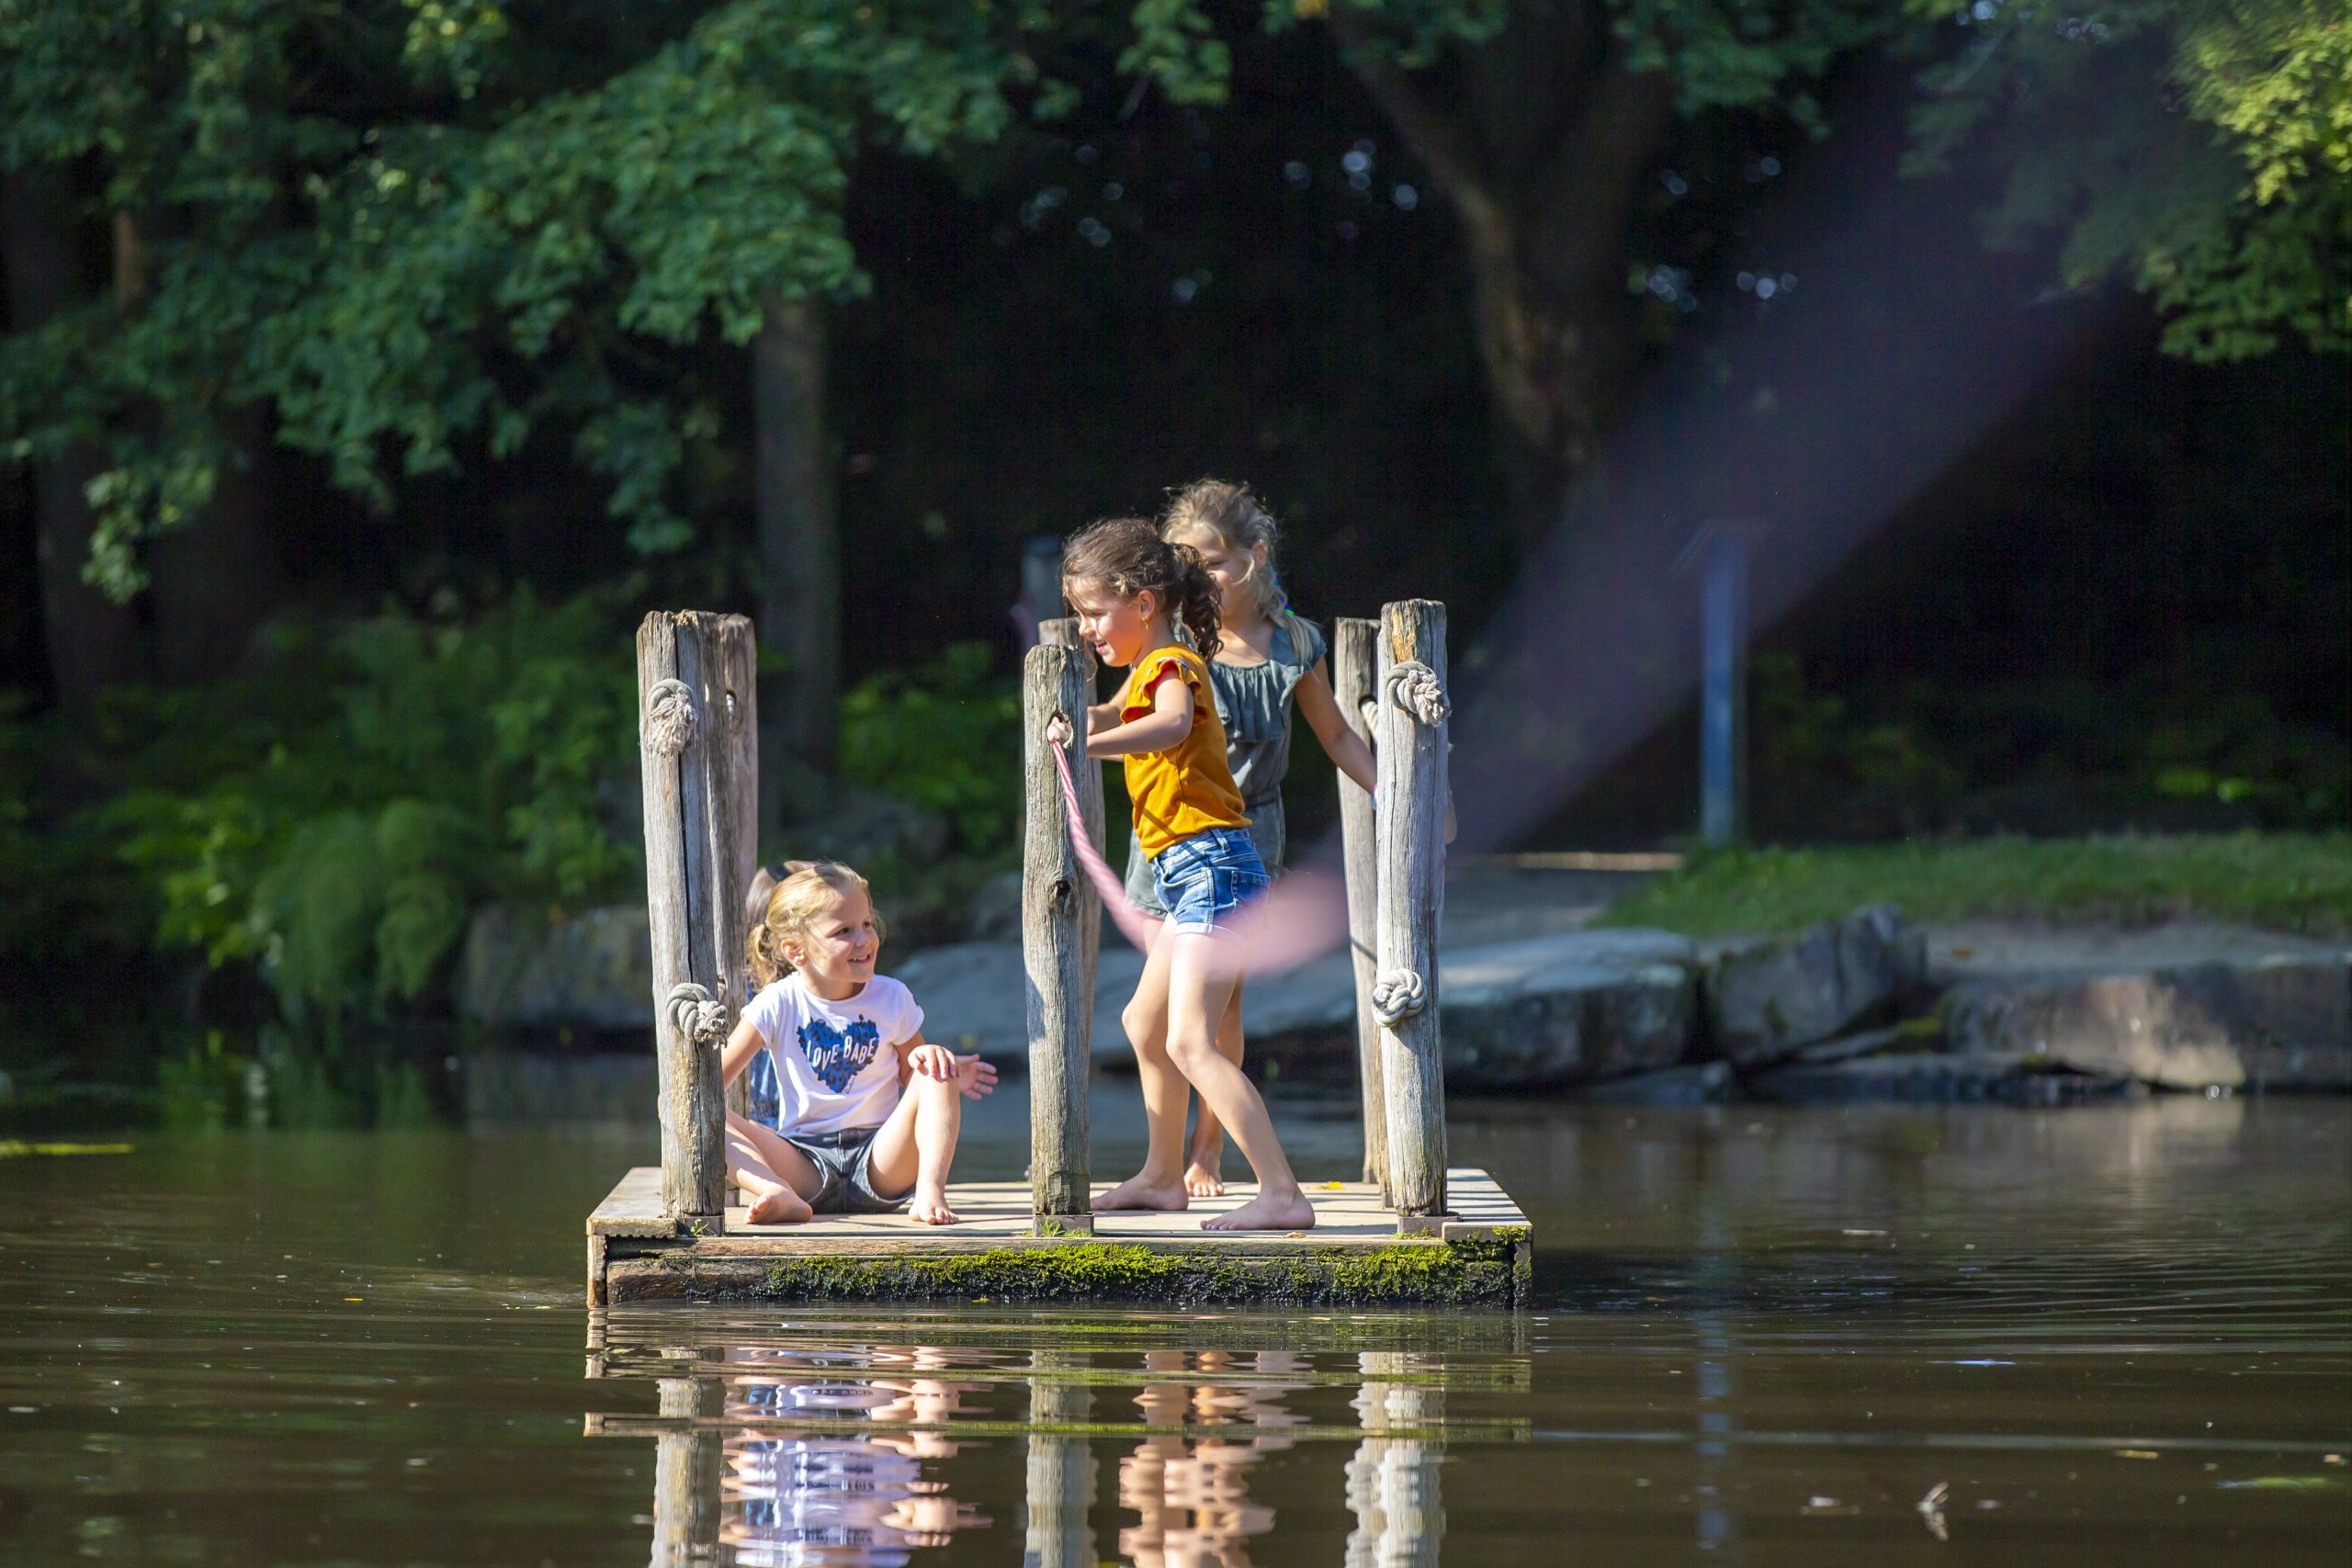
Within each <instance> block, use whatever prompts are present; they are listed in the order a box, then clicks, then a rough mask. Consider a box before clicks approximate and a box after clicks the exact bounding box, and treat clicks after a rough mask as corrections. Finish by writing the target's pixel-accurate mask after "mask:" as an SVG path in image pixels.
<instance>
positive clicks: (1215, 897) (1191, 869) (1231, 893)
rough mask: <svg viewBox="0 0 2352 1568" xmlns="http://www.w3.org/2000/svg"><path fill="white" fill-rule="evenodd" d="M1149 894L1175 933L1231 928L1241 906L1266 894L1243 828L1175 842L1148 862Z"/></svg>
mask: <svg viewBox="0 0 2352 1568" xmlns="http://www.w3.org/2000/svg"><path fill="white" fill-rule="evenodd" d="M1151 881H1152V889H1153V891H1155V892H1157V893H1158V894H1159V902H1160V904H1161V906H1162V907H1163V908H1166V909H1167V910H1168V919H1169V923H1170V925H1171V926H1173V927H1174V928H1175V929H1176V930H1177V931H1199V932H1203V933H1213V932H1216V931H1219V930H1221V929H1229V928H1230V927H1231V924H1232V921H1233V917H1234V916H1236V915H1238V914H1239V913H1240V912H1241V908H1242V906H1243V905H1245V904H1247V903H1249V902H1250V900H1251V899H1252V898H1255V897H1258V896H1259V895H1260V894H1261V893H1263V892H1265V890H1266V884H1267V877H1266V863H1265V862H1264V861H1261V860H1260V859H1259V858H1258V846H1257V845H1256V844H1254V843H1252V842H1250V831H1249V829H1246V828H1210V829H1204V830H1203V831H1201V832H1198V833H1195V834H1193V836H1192V837H1191V838H1189V839H1179V840H1176V841H1175V842H1174V843H1172V844H1170V845H1169V846H1168V847H1167V848H1166V849H1164V850H1162V851H1160V852H1159V853H1158V854H1157V855H1155V856H1153V857H1152V862H1151Z"/></svg>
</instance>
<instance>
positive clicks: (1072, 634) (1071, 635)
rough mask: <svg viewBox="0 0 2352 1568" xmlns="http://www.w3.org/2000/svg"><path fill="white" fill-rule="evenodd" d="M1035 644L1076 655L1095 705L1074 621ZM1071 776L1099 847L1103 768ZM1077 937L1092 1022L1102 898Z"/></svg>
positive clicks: (1065, 619)
mask: <svg viewBox="0 0 2352 1568" xmlns="http://www.w3.org/2000/svg"><path fill="white" fill-rule="evenodd" d="M1057 559H1058V557H1057ZM1057 591H1058V590H1057ZM1037 640H1038V641H1039V642H1041V643H1043V644H1045V645H1046V647H1048V648H1067V649H1070V650H1072V651H1073V652H1075V653H1076V654H1077V655H1078V661H1079V666H1080V671H1081V672H1080V676H1079V685H1080V689H1081V690H1083V691H1084V692H1085V694H1086V701H1087V703H1088V704H1089V705H1091V704H1092V703H1093V701H1094V692H1095V687H1096V685H1097V682H1096V680H1095V663H1094V650H1093V649H1091V648H1089V647H1087V646H1086V645H1085V644H1084V643H1083V642H1080V640H1079V637H1078V619H1077V617H1076V616H1074V615H1057V616H1055V617H1054V618H1053V619H1052V620H1049V621H1040V622H1038V623H1037ZM1071 723H1073V724H1075V723H1077V720H1075V719H1073V720H1071ZM1046 761H1049V762H1050V761H1053V759H1052V758H1050V757H1048V758H1047V759H1046ZM1073 776H1074V777H1075V778H1076V779H1077V781H1078V807H1079V810H1080V813H1082V814H1083V815H1084V816H1085V818H1086V830H1087V832H1089V833H1090V834H1091V835H1093V838H1094V842H1095V843H1096V845H1097V846H1100V845H1102V844H1103V843H1104V842H1105V841H1106V840H1104V838H1103V832H1104V824H1103V764H1102V763H1100V762H1097V761H1093V760H1091V758H1084V757H1081V758H1080V760H1079V763H1078V766H1077V767H1076V768H1075V769H1074V770H1073ZM1079 935H1080V937H1081V938H1082V939H1083V942H1084V946H1085V951H1086V969H1085V977H1086V978H1085V993H1084V995H1083V996H1081V997H1080V999H1079V1005H1080V1007H1082V1008H1084V1009H1085V1010H1086V1016H1087V1017H1088V1019H1090V1020H1091V1019H1092V1018H1093V1017H1094V967H1095V964H1096V962H1097V961H1098V960H1099V959H1100V958H1101V957H1102V956H1103V900H1102V899H1101V898H1099V897H1088V898H1086V899H1085V900H1084V901H1083V903H1082V906H1081V908H1080V911H1079Z"/></svg>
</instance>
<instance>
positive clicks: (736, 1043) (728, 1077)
mask: <svg viewBox="0 0 2352 1568" xmlns="http://www.w3.org/2000/svg"><path fill="white" fill-rule="evenodd" d="M767 1044H768V1042H767V1037H766V1036H765V1035H763V1034H762V1033H761V1032H760V1026H759V1025H758V1024H756V1023H753V1022H752V1021H751V1020H750V1019H748V1018H746V1019H740V1020H738V1021H736V1024H735V1032H734V1033H732V1034H730V1035H729V1036H728V1037H727V1048H726V1050H724V1051H722V1052H721V1053H720V1054H719V1057H718V1073H719V1078H718V1081H719V1082H720V1083H721V1084H722V1085H724V1084H731V1083H733V1082H734V1081H735V1079H736V1077H737V1075H739V1074H741V1072H742V1070H743V1069H744V1068H745V1067H747V1066H750V1065H751V1061H752V1057H753V1056H755V1055H759V1054H760V1053H761V1052H762V1051H764V1050H766V1049H767Z"/></svg>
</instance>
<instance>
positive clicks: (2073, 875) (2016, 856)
mask: <svg viewBox="0 0 2352 1568" xmlns="http://www.w3.org/2000/svg"><path fill="white" fill-rule="evenodd" d="M1889 902H1891V903H1895V904H1900V905H1901V906H1902V907H1903V909H1904V912H1905V914H1907V915H1908V916H1910V917H1911V918H1912V919H1920V920H1950V919H1966V918H1969V917H1979V916H1981V917H2016V918H2023V919H2045V920H2051V921H2056V922H2085V921H2101V920H2115V921H2120V922H2124V923H2129V924H2142V923H2147V922H2152V921H2155V920H2161V919H2168V918H2173V917H2179V916H2198V917H2202V918H2205V919H2222V920H2237V921H2243V922H2245V923H2246V924H2249V925H2255V926H2262V927H2266V928H2268V929H2271V930H2274V931H2308V932H2312V933H2315V934H2326V935H2340V934H2342V933H2344V932H2345V931H2346V930H2347V929H2352V833H2344V832H2334V833H2274V834H2261V833H2237V834H2226V835H2224V834H2211V835H2183V836H2178V837H2171V838H2092V839H2057V840H2032V839H2009V838H2004V839H1986V840H1976V841H1974V842H1965V843H1908V844H1891V845H1884V846H1870V847H1854V848H1841V849H1819V850H1791V849H1773V848H1765V849H1733V850H1720V851H1711V852H1706V853H1703V854H1698V855H1693V856H1692V857H1691V859H1690V860H1689V861H1688V862H1687V863H1685V864H1684V865H1683V867H1682V869H1681V870H1680V871H1679V872H1676V873H1674V874H1671V875H1668V876H1662V877H1659V878H1657V880H1656V881H1653V882H1651V883H1648V884H1646V885H1645V886H1642V887H1640V888H1639V889H1637V890H1635V891H1634V893H1633V894H1632V895H1631V896H1629V897H1626V898H1624V899H1623V900H1621V901H1620V902H1618V903H1617V904H1615V905H1612V906H1611V908H1610V909H1609V911H1608V913H1607V914H1606V915H1605V916H1603V917H1602V919H1603V923H1605V924H1608V925H1613V926H1660V927H1664V928H1665V929H1667V930H1668V931H1685V932H1688V933H1690V934H1691V935H1693V936H1716V935H1723V934H1725V933H1728V932H1735V931H1758V932H1772V931H1797V930H1801V929H1803V928H1804V927H1806V926H1809V925H1813V924H1815V922H1818V921H1821V920H1828V919H1838V918H1839V917H1841V916H1843V915H1845V914H1847V913H1849V911H1851V910H1853V909H1855V908H1859V907H1860V906H1861V905H1864V904H1876V903H1889Z"/></svg>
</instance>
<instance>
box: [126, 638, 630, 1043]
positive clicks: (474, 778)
mask: <svg viewBox="0 0 2352 1568" xmlns="http://www.w3.org/2000/svg"><path fill="white" fill-rule="evenodd" d="M618 623H619V617H618V615H616V606H615V604H614V602H613V599H612V597H611V596H609V595H592V596H589V597H585V598H582V599H581V600H578V601H576V602H574V603H572V604H565V605H560V606H547V605H542V604H539V603H538V602H537V600H536V599H535V598H533V597H532V596H531V595H530V594H529V593H527V592H525V593H521V594H518V595H517V596H516V597H515V599H514V600H512V601H511V602H509V603H508V604H504V605H502V606H499V607H498V608H496V609H493V610H492V611H490V612H489V613H487V614H485V615H481V616H480V617H479V618H477V619H475V620H474V621H472V622H470V623H458V622H447V623H441V622H432V621H426V620H422V619H419V618H416V617H413V616H411V615H405V614H402V613H400V612H397V611H392V612H387V613H386V614H384V615H380V616H379V617H377V618H375V619H373V620H369V621H364V622H361V623H358V624H356V625H355V626H349V627H346V628H344V629H342V630H340V631H338V632H335V633H334V634H332V635H330V636H326V637H319V636H316V635H314V634H311V633H309V632H305V631H300V630H296V629H287V630H283V631H281V632H279V633H278V634H277V636H276V637H275V638H274V639H273V648H272V651H271V657H270V658H269V660H267V664H266V668H265V669H264V670H263V671H261V672H259V673H257V674H254V675H250V676H245V677H241V678H240V679H238V680H235V681H232V682H223V683H221V684H220V685H216V686H210V687H202V688H197V689H194V690H189V691H184V692H174V693H168V694H147V693H136V694H124V695H122V696H121V697H119V699H118V700H117V702H116V703H115V704H114V705H113V711H112V713H111V715H110V716H109V721H108V727H107V728H108V729H109V731H110V732H111V733H110V734H109V735H108V736H107V737H104V738H103V739H104V740H105V742H106V744H105V749H104V752H103V757H104V761H105V765H106V767H107V769H108V771H109V772H113V773H118V774H119V776H120V777H121V778H123V779H124V780H126V781H129V782H131V783H132V785H133V787H130V788H129V789H128V790H127V791H126V792H125V793H124V794H122V795H119V796H118V797H117V798H115V799H113V800H111V801H108V802H107V803H105V804H103V805H100V806H97V807H91V808H89V810H88V812H87V813H85V816H86V817H88V818H94V819H95V822H96V824H97V825H98V826H99V827H101V828H103V829H105V830H108V831H111V832H112V833H114V834H116V835H118V836H119V842H120V843H121V845H122V850H121V852H122V854H123V856H124V858H125V859H126V860H127V861H128V862H129V863H130V864H131V865H133V866H135V867H136V868H138V869H139V870H140V871H141V873H143V874H145V876H146V877H147V878H149V879H150V880H151V883H152V886H153V889H154V893H155V896H156V897H157V899H158V902H159V903H160V906H161V910H162V915H161V922H160V936H161V939H162V941H163V942H164V943H165V944H166V945H170V946H181V947H191V948H195V949H198V950H199V951H201V952H202V953H204V954H205V956H206V958H207V959H208V960H209V962H211V963H212V964H226V963H230V962H232V961H239V960H243V961H249V962H252V963H254V964H258V965H259V966H260V967H261V970H262V973H263V974H264V975H265V976H267V978H268V979H269V981H270V983H271V985H272V986H273V987H275V988H276V989H277V992H278V994H279V996H280V997H281V998H282V999H283V1000H284V1001H285V1002H286V1004H287V1005H288V1007H289V1009H292V1010H303V1009H307V1008H314V1007H315V1008H322V1009H324V1010H327V1012H328V1013H329V1014H330V1015H331V1016H332V1015H334V1014H336V1013H339V1012H341V1011H343V1010H348V1009H353V1008H362V1009H368V1010H381V1009H383V1008H384V1007H386V1006H388V1005H390V1004H392V1003H395V1002H405V1001H409V1000H412V999H413V998H417V997H418V996H420V995H421V994H423V993H424V992H425V991H426V990H427V988H428V987H429V986H430V985H431V983H432V982H433V980H434V978H435V975H436V974H437V973H438V972H439V969H440V966H441V964H443V962H444V960H445V959H446V958H447V955H448V954H449V953H450V951H451V949H452V948H453V947H454V946H455V944H456V942H457V941H458V937H459V936H460V935H461V934H462V932H463V931H464V927H465V919H466V916H467V913H468V911H469V909H470V908H472V906H473V905H474V904H476V903H478V902H480V901H481V900H483V899H486V898H493V897H495V898H506V899H516V900H522V901H526V902H531V901H536V902H537V903H540V904H543V905H546V904H554V905H563V904H575V905H576V904H581V903H586V902H590V901H594V900H595V899H599V898H604V897H612V896H614V895H616V894H617V893H619V892H620V891H621V890H623V889H625V888H626V887H628V886H631V885H632V884H633V882H634V879H635V876H636V874H637V868H638V863H639V862H638V856H637V853H636V852H635V851H634V849H633V848H632V847H631V846H630V845H629V844H628V843H627V842H625V841H624V840H620V839H618V838H616V836H615V835H614V834H613V832H612V831H611V830H610V829H608V828H607V827H606V825H605V815H604V804H603V801H602V800H601V798H600V794H601V792H602V791H603V789H604V788H605V786H606V785H607V784H608V783H609V781H611V780H612V779H613V778H614V776H615V775H616V773H620V772H621V771H622V770H624V769H625V768H626V767H627V766H628V759H629V753H628V750H627V746H626V738H627V736H628V734H629V732H630V725H631V722H632V719H633V715H634V702H635V698H634V690H635V688H634V672H633V671H632V670H631V668H630V667H629V664H628V659H627V643H626V640H625V639H624V638H623V637H620V636H619V635H618V634H617V632H616V629H615V628H616V626H617V625H618Z"/></svg>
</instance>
